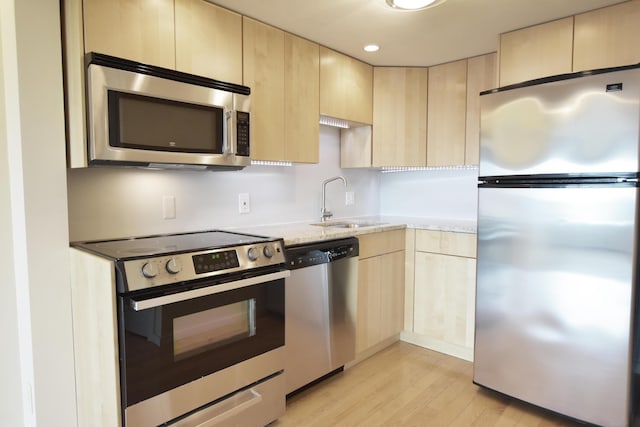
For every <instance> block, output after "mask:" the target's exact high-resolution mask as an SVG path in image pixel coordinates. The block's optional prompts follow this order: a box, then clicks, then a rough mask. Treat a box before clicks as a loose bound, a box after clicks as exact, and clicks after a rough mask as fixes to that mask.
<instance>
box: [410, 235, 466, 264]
mask: <svg viewBox="0 0 640 427" xmlns="http://www.w3.org/2000/svg"><path fill="white" fill-rule="evenodd" d="M416 251H419V252H433V253H438V254H445V255H455V256H461V257H467V258H475V257H476V235H475V234H471V233H453V232H445V231H432V230H417V231H416Z"/></svg>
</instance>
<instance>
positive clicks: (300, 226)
mask: <svg viewBox="0 0 640 427" xmlns="http://www.w3.org/2000/svg"><path fill="white" fill-rule="evenodd" d="M319 222H320V221H309V222H295V223H287V224H273V225H263V226H255V227H242V229H241V230H240V229H237V230H236V231H241V232H243V233H249V234H256V235H260V236H269V237H281V238H283V239H284V243H285V245H287V246H289V245H298V244H302V243H310V242H317V241H321V240H332V239H340V238H344V237H351V236H357V235H360V234H369V233H379V232H382V231H391V230H400V229H403V228H413V229H416V230H436V231H449V232H455V233H475V232H476V222H475V221H471V220H449V219H442V218H434V219H430V218H415V217H390V216H368V217H357V218H333V219H331V220H330V221H328V222H330V223H332V222H375V223H377V224H375V225H372V226H366V227H358V228H340V227H321V226H317V225H311V224H315V223H319Z"/></svg>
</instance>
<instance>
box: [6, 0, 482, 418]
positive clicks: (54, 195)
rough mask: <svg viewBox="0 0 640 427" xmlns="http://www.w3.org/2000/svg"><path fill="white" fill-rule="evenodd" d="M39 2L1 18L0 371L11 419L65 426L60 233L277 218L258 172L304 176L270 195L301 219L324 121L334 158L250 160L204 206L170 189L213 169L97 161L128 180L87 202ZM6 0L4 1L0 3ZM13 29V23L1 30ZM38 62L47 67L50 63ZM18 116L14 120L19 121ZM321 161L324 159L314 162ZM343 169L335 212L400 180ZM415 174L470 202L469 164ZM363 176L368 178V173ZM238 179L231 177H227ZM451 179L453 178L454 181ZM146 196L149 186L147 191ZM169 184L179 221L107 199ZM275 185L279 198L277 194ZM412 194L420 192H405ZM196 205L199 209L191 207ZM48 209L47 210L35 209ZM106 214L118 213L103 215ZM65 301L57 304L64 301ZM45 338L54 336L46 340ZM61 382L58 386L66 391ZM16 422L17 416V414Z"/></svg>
mask: <svg viewBox="0 0 640 427" xmlns="http://www.w3.org/2000/svg"><path fill="white" fill-rule="evenodd" d="M39 6H40V9H38V10H37V11H36V10H32V8H35V6H32V5H29V4H24V3H20V2H17V4H16V5H15V6H12V7H15V17H16V22H17V23H16V24H7V25H5V21H3V22H2V24H3V25H2V28H3V38H2V40H3V58H13V59H11V60H9V59H4V60H5V61H6V62H3V65H5V64H6V66H3V75H4V78H5V81H11V82H14V84H15V85H9V84H6V83H5V86H4V88H3V89H4V92H5V98H6V99H7V101H6V107H5V108H6V111H4V112H5V114H6V117H8V119H7V129H10V130H11V131H12V132H13V133H12V134H11V135H10V137H11V139H9V141H11V142H12V143H13V144H16V141H18V142H17V145H10V147H11V150H9V153H10V156H9V157H7V159H9V160H11V162H8V164H7V166H6V169H5V168H4V167H3V170H5V171H9V172H10V173H11V175H10V177H11V179H9V178H7V179H6V180H3V182H6V183H10V185H9V184H7V186H6V187H3V191H4V192H5V193H4V196H3V197H5V198H6V199H4V200H7V203H3V206H5V208H4V209H9V207H10V208H11V211H8V210H3V218H6V220H5V221H3V224H4V225H5V226H8V224H13V228H12V227H9V226H8V228H7V229H6V233H3V234H4V235H7V236H9V235H11V236H13V239H12V242H11V243H9V242H5V243H3V245H7V246H3V253H5V251H6V254H7V255H8V256H6V257H3V259H6V260H14V261H13V262H11V263H9V264H8V265H6V266H5V265H4V264H3V271H6V272H8V273H7V274H8V279H9V280H7V282H8V283H14V281H15V282H17V283H20V284H22V285H23V286H19V287H18V286H15V287H13V288H10V289H9V291H10V292H11V295H12V297H11V298H7V300H6V301H5V302H3V304H5V303H6V304H7V307H5V306H4V305H3V310H2V312H3V313H5V314H6V315H7V316H12V317H11V318H10V319H8V320H6V321H5V324H13V325H17V326H16V328H15V329H12V330H10V331H8V332H11V333H12V335H10V337H9V338H10V339H9V342H13V343H15V345H14V346H12V347H14V348H17V349H18V350H16V352H14V353H10V354H6V355H4V356H3V357H7V358H8V359H7V361H6V362H5V363H3V366H10V367H14V368H15V369H8V374H7V375H8V378H10V379H11V381H8V382H7V384H12V386H11V388H10V390H12V393H11V396H12V397H13V398H15V399H16V401H15V404H12V405H9V407H11V408H16V409H15V410H16V411H17V414H15V415H16V416H18V417H20V418H19V419H22V417H23V416H24V417H27V418H26V419H29V420H35V419H36V417H37V418H39V419H57V420H60V425H73V424H74V422H73V417H74V416H75V415H74V411H73V409H72V407H73V405H74V403H73V402H72V399H71V397H70V396H72V394H73V392H72V391H71V390H72V388H73V382H72V381H71V380H70V378H72V376H73V374H72V371H73V365H72V362H71V360H72V356H71V353H70V351H71V343H70V340H71V335H70V318H69V312H70V301H69V295H68V293H67V292H66V291H65V290H66V289H67V288H68V286H67V281H68V274H67V273H66V272H65V267H60V266H65V265H67V263H68V262H67V256H66V255H65V254H64V253H63V252H62V251H61V248H65V247H67V245H68V241H69V240H70V239H69V236H72V237H71V240H73V239H74V237H75V238H78V237H79V238H83V237H84V236H87V238H91V237H96V238H98V237H104V236H99V235H97V234H94V235H90V234H89V233H97V232H98V231H96V230H94V229H92V227H91V225H90V224H91V222H90V221H91V220H92V215H97V217H94V218H93V219H94V220H97V221H99V222H101V223H104V224H105V226H108V227H109V226H113V227H114V228H116V227H117V229H118V230H119V231H118V232H117V233H118V235H131V234H145V233H146V232H155V231H156V230H157V231H158V232H164V231H167V232H172V231H175V227H176V225H177V222H178V221H184V223H187V222H188V224H189V229H205V228H209V227H210V224H211V223H212V222H211V221H215V223H216V224H220V225H221V226H234V225H240V226H242V225H253V223H252V221H253V220H254V218H258V217H259V218H261V219H262V218H263V217H262V216H259V215H264V218H266V221H265V222H267V223H269V222H271V223H274V222H279V221H278V219H279V218H281V217H280V216H278V213H277V209H276V207H273V206H271V207H269V206H268V205H267V204H266V203H265V202H264V201H263V200H261V199H260V195H261V194H264V192H263V191H259V190H258V191H254V190H253V189H252V188H253V187H250V185H255V184H256V183H257V182H258V181H260V182H263V178H264V175H263V174H276V175H280V174H281V173H282V175H283V176H282V177H281V181H278V183H279V184H278V185H280V186H282V189H283V190H284V191H282V193H287V191H288V188H289V187H288V186H289V185H291V179H290V178H293V179H295V180H296V185H301V186H302V187H301V188H299V189H296V190H295V191H299V192H300V193H301V194H309V195H311V194H315V196H314V197H313V200H306V201H304V202H303V203H305V205H304V206H305V207H304V209H305V211H304V212H302V211H300V210H298V209H297V205H296V203H297V201H294V200H278V203H281V202H284V203H285V206H286V207H287V208H289V207H291V208H292V209H291V211H292V212H293V211H295V212H302V213H300V216H296V217H292V218H286V219H287V220H290V221H298V220H308V219H309V218H315V216H316V215H318V212H319V201H318V200H319V191H320V185H319V183H320V182H321V180H322V179H324V178H326V177H329V176H334V175H337V174H340V173H339V171H338V170H337V166H336V165H337V153H336V150H337V147H338V142H337V139H338V138H337V133H336V131H335V130H333V129H326V128H322V133H321V138H324V140H328V141H329V153H328V155H329V156H330V159H331V160H330V166H328V169H327V170H326V173H325V172H324V171H315V172H313V170H314V169H317V168H318V167H317V166H314V165H301V166H293V167H292V168H291V169H287V172H280V171H281V170H282V169H280V168H277V169H275V170H277V171H276V172H274V169H271V167H269V166H267V167H266V168H267V169H264V170H263V169H259V168H262V167H256V170H255V172H254V170H253V168H250V170H248V171H247V174H246V177H245V175H242V177H237V178H236V177H235V176H234V178H235V179H237V181H238V182H237V184H236V183H234V184H233V186H234V188H233V189H232V190H231V191H229V192H228V193H227V192H226V191H225V192H224V193H223V196H224V197H226V198H225V199H224V200H226V202H223V203H221V204H219V200H218V199H213V198H211V199H207V200H208V202H205V204H204V205H203V202H201V201H197V200H196V199H195V196H194V199H188V200H181V199H180V194H181V193H179V190H180V188H183V186H184V185H188V186H191V185H194V182H195V185H196V186H197V187H199V188H202V189H203V190H207V191H206V193H205V194H210V192H211V188H215V180H216V179H218V178H216V176H212V175H207V176H203V175H198V174H197V173H195V172H185V173H184V174H172V173H162V172H149V173H146V174H145V173H144V171H140V172H133V173H132V174H131V177H133V178H132V179H133V182H129V180H128V179H125V178H128V175H127V177H124V175H123V174H121V173H117V172H113V173H112V172H110V171H108V170H104V171H96V176H95V179H94V180H93V181H96V182H97V181H99V180H100V179H107V178H108V179H109V180H110V181H113V179H118V180H121V181H120V182H121V185H120V187H121V188H123V187H125V186H128V185H130V187H126V189H122V190H121V194H118V195H117V196H116V195H114V198H113V199H111V200H109V201H102V202H101V203H102V204H101V205H98V204H97V203H94V202H95V199H98V198H99V195H98V194H95V188H98V187H99V184H97V183H96V182H90V180H86V179H85V178H86V177H84V176H83V172H85V171H81V170H74V171H72V172H71V174H72V175H77V176H78V178H77V179H74V180H73V181H72V182H71V184H70V185H71V188H72V189H71V190H69V195H67V191H68V190H67V171H66V161H65V159H64V157H65V149H64V120H63V111H62V107H61V105H62V96H63V95H62V94H63V92H62V87H61V86H60V84H59V82H60V81H61V80H62V78H61V75H60V74H57V73H58V71H57V70H58V68H57V64H59V62H60V59H59V57H58V53H57V52H59V50H60V49H59V42H60V41H59V37H58V34H60V29H59V23H58V22H52V20H51V19H47V17H51V16H57V15H58V12H57V9H58V5H57V4H56V2H49V4H47V5H45V7H48V8H49V9H42V7H43V5H39ZM3 7H9V6H7V5H3ZM2 16H3V18H6V19H9V18H7V17H13V16H14V14H13V10H10V11H8V12H7V13H5V9H3V15H2ZM11 30H12V31H13V33H11V32H10V31H11ZM7 32H8V33H7ZM36 35H38V37H36ZM4 43H7V44H4ZM11 43H13V44H11ZM16 46H17V48H16ZM14 49H16V50H14ZM11 55H13V56H11ZM9 64H10V65H9ZM46 64H50V65H49V66H48V67H47V66H46ZM42 69H50V70H51V72H50V73H49V72H48V73H45V75H44V76H43V75H42V71H41V70H42ZM18 70H19V72H18ZM34 74H37V76H35V75H34ZM18 76H20V78H18ZM17 89H19V90H20V93H19V96H18V94H17V93H16V92H15V90H17ZM18 112H21V114H20V115H19V117H17V116H18ZM3 117H4V116H3ZM14 123H16V125H15V126H16V127H12V126H13V124H14ZM18 123H19V125H17V124H18ZM9 125H12V126H9ZM327 134H328V135H327ZM16 138H18V139H16ZM42 140H48V141H51V143H50V144H47V146H46V147H42V146H41V145H42V144H41V141H42ZM20 141H22V142H20ZM321 144H324V142H321ZM321 147H322V148H321V150H320V154H321V156H323V155H324V153H323V149H324V148H325V145H321ZM331 150H333V151H331ZM320 164H321V165H323V163H322V160H321V163H320ZM323 166H324V165H323ZM332 168H333V169H332ZM310 172H311V173H312V174H314V173H315V174H317V175H315V177H313V180H310V182H308V183H307V184H305V183H304V182H302V183H300V184H298V182H297V181H298V174H300V175H301V176H305V177H306V176H307V174H308V173H310ZM349 173H350V171H348V172H345V175H346V176H347V178H348V179H349V181H350V182H351V185H353V186H354V187H353V188H354V190H355V193H356V204H355V205H354V206H353V207H348V206H344V205H343V204H342V199H341V197H340V196H341V194H340V193H341V191H334V192H332V191H331V190H332V188H330V189H329V194H328V196H329V197H330V198H335V199H333V200H331V199H330V203H331V205H332V208H333V209H334V212H335V213H336V217H340V216H360V215H362V214H368V213H370V212H371V209H370V207H371V206H373V207H374V209H373V210H374V211H376V210H377V206H378V203H380V204H381V205H384V203H385V200H386V199H385V197H390V198H391V197H393V194H395V191H393V190H392V191H391V193H392V194H391V195H387V196H385V193H384V192H383V193H380V194H378V189H377V188H376V186H377V185H379V186H380V187H382V186H385V185H388V184H394V183H395V182H391V181H389V182H387V180H393V181H395V180H400V178H398V176H395V177H393V174H389V178H388V177H387V175H385V176H383V177H380V178H379V179H380V183H379V184H378V183H377V182H376V179H377V178H376V177H378V176H379V175H378V174H377V172H372V171H357V172H352V173H353V175H349ZM419 173H422V172H419ZM227 174H229V175H231V174H232V173H223V175H227ZM243 174H244V172H243ZM424 174H425V175H426V176H429V177H430V178H431V177H432V174H435V178H436V179H442V180H443V181H445V182H450V181H451V180H452V181H453V182H454V184H453V185H454V186H455V185H457V184H458V183H461V185H460V188H462V189H463V190H462V191H467V194H471V198H470V199H467V200H472V197H473V191H474V188H473V185H474V184H475V178H476V177H475V174H474V172H473V170H470V171H466V170H461V171H440V172H431V173H428V172H424ZM214 175H215V174H214ZM151 176H153V177H154V178H160V179H166V181H167V182H166V184H167V185H169V189H170V190H172V191H171V192H170V193H165V192H164V191H163V190H159V189H158V190H155V191H157V192H154V191H152V190H150V189H149V188H148V185H146V184H145V182H144V180H145V179H146V178H149V177H151ZM17 177H21V178H20V179H18V178H17ZM167 177H170V178H167ZM372 177H373V183H372V182H370V181H369V180H370V178H372ZM92 178H94V177H92ZM85 181H86V182H85ZM234 181H235V180H234ZM416 181H418V180H416ZM163 183H164V182H163ZM236 185H237V187H235V186H236ZM419 185H420V183H419V182H416V188H421V187H419ZM92 186H93V187H92ZM172 186H173V188H172ZM470 187H471V188H470ZM457 188H458V187H455V189H456V190H457ZM85 189H86V193H82V194H76V192H81V191H84V190H85ZM333 190H335V189H333ZM216 191H219V190H216ZM421 191H422V190H421ZM434 191H436V192H434V193H433V197H431V198H432V199H435V200H443V199H444V200H448V198H447V195H446V194H445V195H443V194H441V193H438V192H437V190H434ZM149 192H150V194H149ZM239 192H246V193H250V195H251V209H252V210H251V213H250V214H248V215H245V216H242V215H238V214H237V210H236V208H237V200H236V196H237V193H239ZM20 194H22V195H23V196H20ZM147 194H149V195H148V196H147ZM167 194H168V195H176V202H177V212H176V213H177V222H172V221H166V220H162V219H159V218H158V215H157V213H156V212H155V211H154V212H149V214H142V215H144V216H145V221H144V227H147V226H148V227H149V228H145V229H142V230H141V229H137V228H135V227H136V225H134V224H132V223H131V222H130V218H128V217H127V215H126V212H124V211H122V210H120V209H117V208H115V204H116V203H122V200H123V199H124V200H126V203H127V204H128V205H130V206H132V207H133V208H134V209H136V210H140V211H141V212H146V210H145V209H147V208H146V206H148V205H154V206H157V203H158V200H159V199H160V198H161V197H162V196H164V195H167ZM280 195H281V197H284V195H283V194H280ZM428 196H430V195H428ZM67 197H69V199H70V200H72V203H70V207H69V210H70V212H73V213H69V214H67ZM81 197H93V198H95V199H93V198H89V199H88V200H87V205H88V206H90V207H91V208H90V210H88V211H87V214H86V215H85V214H84V213H83V212H79V211H78V209H77V208H74V206H76V205H75V204H74V203H73V201H74V200H76V201H77V200H78V199H81ZM119 197H122V198H119ZM378 197H380V201H378V200H376V199H377V198H378ZM427 198H429V197H425V199H427ZM397 202H398V201H397V200H393V199H391V200H390V201H389V202H388V205H385V206H398V205H397ZM411 203H418V202H417V201H416V200H412V201H411ZM451 203H452V204H451V205H443V207H442V209H443V210H444V211H438V212H434V213H433V215H434V216H437V217H442V216H453V217H457V218H462V219H468V218H472V217H473V215H474V212H473V202H472V201H471V202H466V204H464V203H463V205H462V206H459V205H457V204H456V203H458V202H457V201H456V200H451ZM194 206H195V207H196V208H198V207H199V208H200V209H193V208H194ZM217 206H221V207H220V209H221V211H218V208H217ZM429 206H430V207H432V206H431V205H429ZM447 206H451V207H450V209H449V210H446V207H447ZM414 207H415V205H412V206H411V208H414ZM342 209H343V210H342ZM359 209H362V210H359ZM381 212H382V213H391V214H398V213H399V212H390V211H388V210H387V209H386V208H385V209H381ZM45 213H46V215H47V217H46V218H43V217H42V216H43V215H45ZM114 213H115V215H111V214H114ZM228 214H233V218H234V221H233V223H231V222H225V221H228V220H227V219H226V218H228ZM67 215H69V218H70V219H71V220H72V221H73V223H72V224H70V225H68V224H69V220H68V218H67ZM103 215H104V216H103ZM183 215H186V216H183ZM147 218H151V219H152V221H151V222H147V221H146V219H147ZM157 218H158V219H157ZM236 221H237V222H236ZM168 223H170V224H168ZM138 225H140V224H138ZM163 227H164V228H163ZM13 229H15V230H21V231H20V232H15V231H12V230H13ZM75 230H80V232H79V234H78V235H76V236H74V235H73V233H74V232H76V231H75ZM108 232H111V230H107V231H105V233H108ZM109 237H113V236H109ZM27 259H29V260H33V259H35V260H38V262H37V265H34V264H35V263H28V262H27ZM15 260H21V261H20V262H18V261H15ZM3 262H5V261H3ZM5 267H6V268H5ZM17 267H20V268H17ZM13 301H20V303H19V304H18V303H16V304H11V302H13ZM54 303H55V304H56V306H57V307H60V309H59V310H55V311H52V310H51V308H50V305H51V304H54ZM25 307H26V308H25ZM65 307H66V309H64V308H65ZM5 308H6V309H5ZM54 338H55V344H53V343H52V342H51V340H52V339H54ZM52 349H53V350H54V352H53V354H56V357H55V358H53V357H52V358H48V357H45V355H47V354H52ZM19 356H22V360H23V363H26V365H27V367H25V368H23V369H18V367H19V366H21V365H20V361H19V360H20V357H19ZM32 358H33V359H32ZM30 360H31V361H30ZM9 373H10V374H11V375H9ZM15 390H21V393H15ZM64 390H67V392H66V393H65V392H64ZM49 396H56V399H49ZM31 400H33V401H35V409H34V410H32V411H29V410H25V411H26V412H24V414H23V412H22V410H21V409H17V408H22V407H23V404H22V402H28V401H31ZM36 414H37V415H36ZM41 422H43V421H41ZM16 424H18V425H20V424H22V422H17V423H16Z"/></svg>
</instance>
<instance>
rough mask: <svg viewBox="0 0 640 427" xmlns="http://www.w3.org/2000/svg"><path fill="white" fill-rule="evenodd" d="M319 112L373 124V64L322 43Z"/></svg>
mask: <svg viewBox="0 0 640 427" xmlns="http://www.w3.org/2000/svg"><path fill="white" fill-rule="evenodd" d="M320 114H322V115H326V116H331V117H336V118H340V119H344V120H348V121H353V122H357V123H362V124H371V123H372V121H373V67H371V66H370V65H368V64H365V63H364V62H361V61H358V60H357V59H354V58H351V57H349V56H347V55H343V54H341V53H339V52H336V51H334V50H331V49H328V48H326V47H322V46H321V47H320Z"/></svg>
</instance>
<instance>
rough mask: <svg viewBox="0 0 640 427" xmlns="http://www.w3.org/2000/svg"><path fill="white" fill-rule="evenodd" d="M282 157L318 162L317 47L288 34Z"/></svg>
mask: <svg viewBox="0 0 640 427" xmlns="http://www.w3.org/2000/svg"><path fill="white" fill-rule="evenodd" d="M284 50H285V51H284V58H285V69H284V73H285V74H284V81H285V101H284V107H285V113H284V114H285V147H286V148H285V158H286V160H288V161H291V162H308V163H318V160H319V146H318V144H319V139H320V123H319V118H320V47H319V46H318V45H317V44H316V43H313V42H310V41H307V40H305V39H302V38H300V37H296V36H294V35H292V34H285V38H284Z"/></svg>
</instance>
